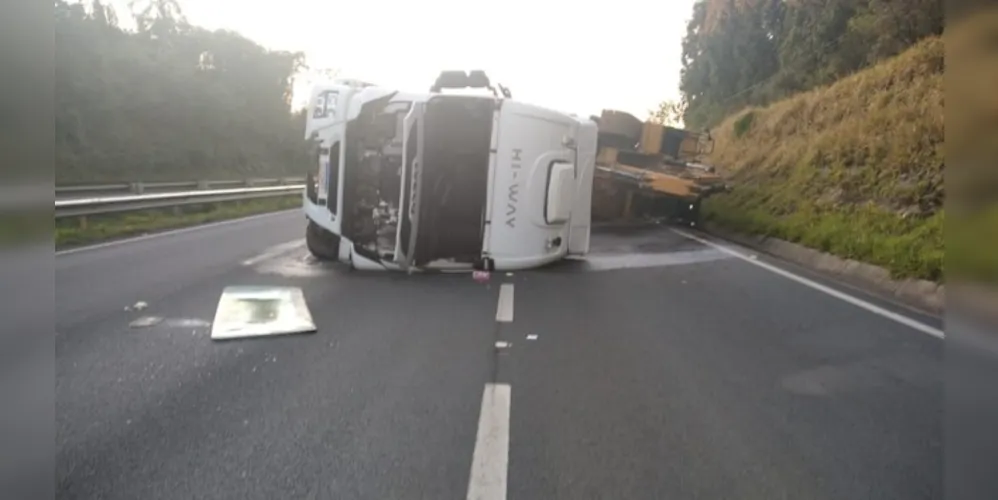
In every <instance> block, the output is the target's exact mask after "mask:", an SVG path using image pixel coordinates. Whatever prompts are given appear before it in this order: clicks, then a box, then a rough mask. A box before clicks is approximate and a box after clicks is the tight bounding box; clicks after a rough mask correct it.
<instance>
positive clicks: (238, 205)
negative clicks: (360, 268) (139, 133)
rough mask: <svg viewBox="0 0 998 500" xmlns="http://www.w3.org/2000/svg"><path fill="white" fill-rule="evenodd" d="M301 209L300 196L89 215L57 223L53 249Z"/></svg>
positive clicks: (61, 220) (60, 220)
mask: <svg viewBox="0 0 998 500" xmlns="http://www.w3.org/2000/svg"><path fill="white" fill-rule="evenodd" d="M300 206H301V195H291V196H280V197H274V198H261V199H257V200H246V201H239V202H224V203H218V204H204V205H188V206H183V207H178V209H177V211H174V210H173V209H156V210H143V211H139V212H127V213H121V214H107V215H92V216H89V217H87V219H86V224H85V225H84V224H81V221H80V220H79V219H77V218H66V219H59V220H57V221H56V224H55V246H56V248H57V249H59V248H68V247H74V246H80V245H86V244H90V243H98V242H102V241H108V240H113V239H118V238H126V237H129V236H136V235H140V234H145V233H151V232H156V231H164V230H168V229H176V228H181V227H186V226H195V225H198V224H205V223H208V222H216V221H221V220H226V219H236V218H239V217H245V216H248V215H255V214H262V213H267V212H276V211H279V210H286V209H291V208H297V207H300Z"/></svg>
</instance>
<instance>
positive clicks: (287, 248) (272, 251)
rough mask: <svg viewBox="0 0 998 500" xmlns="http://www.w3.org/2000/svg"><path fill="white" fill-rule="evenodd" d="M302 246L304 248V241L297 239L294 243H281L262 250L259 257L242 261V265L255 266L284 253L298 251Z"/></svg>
mask: <svg viewBox="0 0 998 500" xmlns="http://www.w3.org/2000/svg"><path fill="white" fill-rule="evenodd" d="M304 246H305V240H304V239H297V240H294V241H289V242H287V243H281V244H280V245H274V246H272V247H270V248H268V249H266V250H264V251H263V253H260V254H259V255H256V256H254V257H250V258H248V259H246V260H244V261H243V265H244V266H255V265H257V264H259V263H261V262H264V261H267V260H270V259H273V258H276V257H279V256H281V255H283V254H285V253H288V252H291V251H293V250H296V249H298V248H299V247H304Z"/></svg>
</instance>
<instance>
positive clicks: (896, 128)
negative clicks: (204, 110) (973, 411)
mask: <svg viewBox="0 0 998 500" xmlns="http://www.w3.org/2000/svg"><path fill="white" fill-rule="evenodd" d="M915 4H917V5H912V4H911V1H910V0H821V1H808V0H801V1H798V2H782V1H775V0H774V1H771V0H745V1H742V2H731V1H720V0H719V1H713V0H708V1H702V2H698V3H697V4H696V6H695V8H694V15H693V18H692V19H691V21H690V26H689V31H688V33H687V36H686V39H685V41H684V61H683V62H684V70H683V76H682V83H681V91H682V94H683V101H682V102H681V103H680V104H678V105H676V104H673V106H678V107H679V108H680V109H681V111H682V113H683V118H684V122H685V125H686V126H687V127H690V128H700V127H704V128H709V129H710V130H711V131H712V134H713V136H714V138H715V143H716V147H715V150H714V152H713V154H711V155H710V158H709V159H708V160H709V162H710V163H711V164H713V165H716V166H717V167H718V169H719V170H720V171H722V172H724V173H725V174H726V175H727V176H729V177H730V178H731V179H732V183H733V185H734V186H735V188H734V191H732V192H731V193H728V194H724V195H719V196H716V197H713V198H711V199H709V200H708V202H707V203H706V204H705V206H704V212H705V215H706V217H707V219H708V222H709V223H711V224H715V225H719V226H723V227H726V228H728V229H732V230H736V231H740V232H745V233H752V234H761V235H767V236H774V237H778V238H781V239H785V240H789V241H793V242H797V243H801V244H803V245H806V246H809V247H811V248H815V249H817V250H821V251H825V252H829V253H832V254H836V255H838V256H841V257H845V258H852V259H856V260H859V261H863V262H867V263H871V264H875V265H879V266H883V267H885V268H887V269H889V270H890V271H891V273H892V274H893V275H894V276H895V277H898V278H901V277H905V278H922V279H928V280H934V281H942V279H943V260H944V259H943V256H944V252H943V249H944V245H943V230H942V228H943V226H942V223H943V217H944V210H943V167H944V164H945V154H944V149H943V138H944V134H943V130H944V129H943V84H942V83H943V58H944V45H943V42H942V39H941V37H940V36H939V35H940V33H941V32H942V10H941V9H942V6H941V4H940V2H935V1H924V2H923V1H921V0H916V1H915Z"/></svg>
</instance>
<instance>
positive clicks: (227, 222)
mask: <svg viewBox="0 0 998 500" xmlns="http://www.w3.org/2000/svg"><path fill="white" fill-rule="evenodd" d="M297 210H300V209H298V208H292V209H290V210H281V211H278V212H267V213H265V214H257V215H250V216H248V217H240V218H238V219H227V220H223V221H218V222H211V223H208V224H201V225H198V226H191V227H183V228H180V229H173V230H170V231H162V232H156V233H150V234H144V235H142V236H135V237H132V238H125V239H122V240H114V241H108V242H106V243H97V244H94V245H87V246H83V247H77V248H70V249H67V250H59V251H58V252H56V253H55V254H56V256H61V255H69V254H74V253H80V252H88V251H90V250H99V249H101V248H107V247H116V246H118V245H125V244H128V243H138V242H140V241H145V240H151V239H154V238H162V237H164V236H175V235H178V234H183V233H190V232H193V231H201V230H205V229H214V228H217V227H220V226H228V225H230V224H237V223H240V222H249V221H252V220H257V219H265V218H267V217H274V216H277V215H287V214H289V213H291V212H293V211H297ZM303 217H304V216H303Z"/></svg>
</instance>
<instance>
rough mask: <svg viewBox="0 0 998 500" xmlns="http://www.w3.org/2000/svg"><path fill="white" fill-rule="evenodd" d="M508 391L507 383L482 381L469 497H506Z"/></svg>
mask: <svg viewBox="0 0 998 500" xmlns="http://www.w3.org/2000/svg"><path fill="white" fill-rule="evenodd" d="M510 395H511V389H510V386H509V385H508V384H485V391H484V392H483V393H482V413H481V415H479V417H478V436H477V437H476V438H475V454H474V457H473V458H472V461H471V477H470V479H469V480H468V497H467V498H468V500H506V473H507V470H508V464H509V405H510V401H511V398H510Z"/></svg>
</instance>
